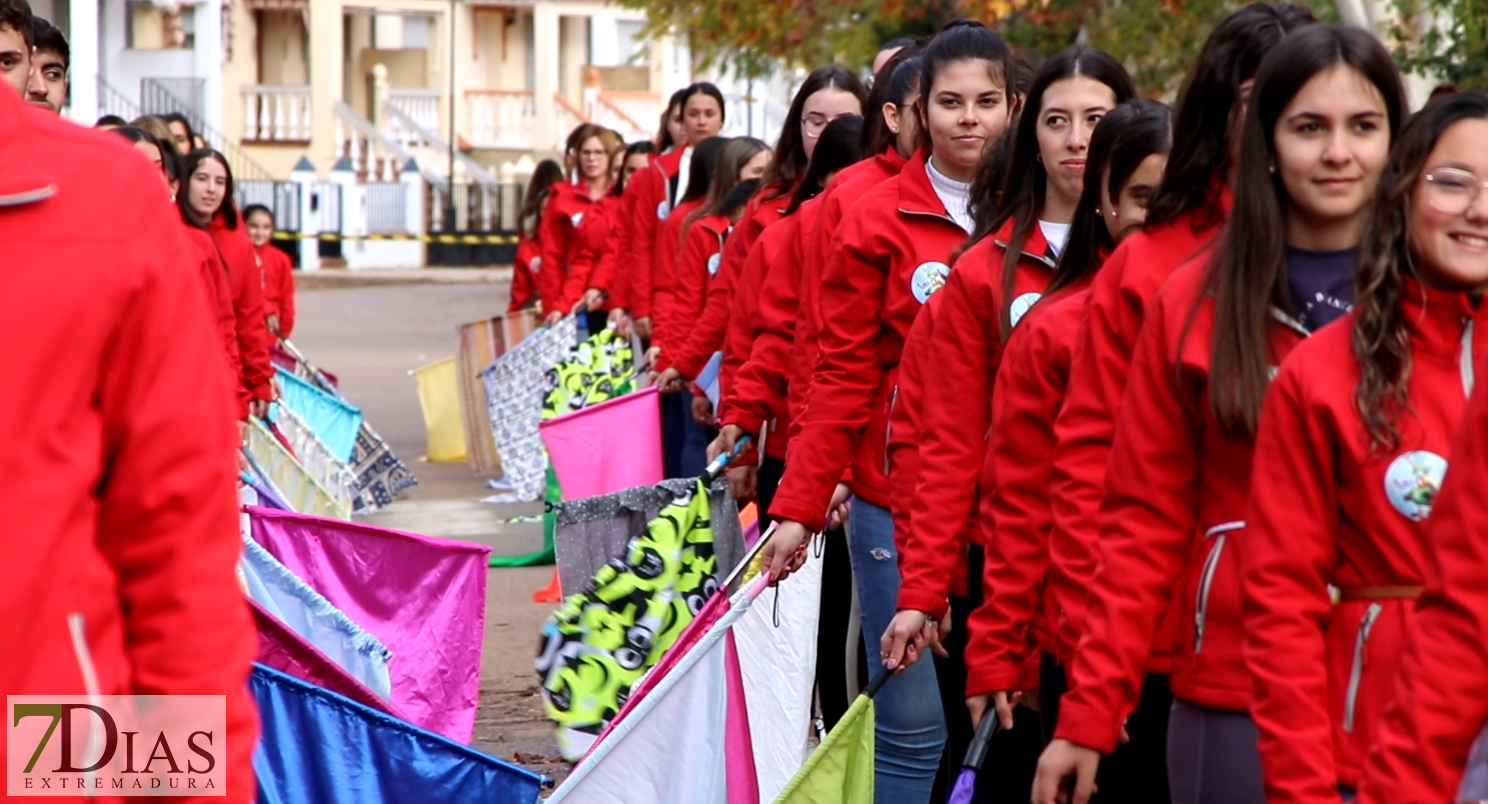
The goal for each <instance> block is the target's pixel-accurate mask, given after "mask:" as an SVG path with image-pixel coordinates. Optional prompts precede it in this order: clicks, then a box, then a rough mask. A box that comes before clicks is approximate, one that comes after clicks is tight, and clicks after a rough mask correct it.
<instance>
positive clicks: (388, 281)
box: [294, 266, 512, 290]
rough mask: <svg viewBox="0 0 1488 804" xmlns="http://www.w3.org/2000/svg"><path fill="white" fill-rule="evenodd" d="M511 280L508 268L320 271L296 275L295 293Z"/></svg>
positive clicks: (300, 272) (491, 282)
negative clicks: (296, 291) (297, 291)
mask: <svg viewBox="0 0 1488 804" xmlns="http://www.w3.org/2000/svg"><path fill="white" fill-rule="evenodd" d="M511 280H512V269H511V266H502V267H497V268H414V269H403V268H397V269H393V268H389V269H376V268H369V269H365V270H360V271H348V270H346V269H343V268H322V269H320V270H318V271H295V272H294V283H295V289H296V290H325V289H334V288H359V287H376V286H383V285H470V284H503V283H510V282H511Z"/></svg>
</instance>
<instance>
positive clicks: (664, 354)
mask: <svg viewBox="0 0 1488 804" xmlns="http://www.w3.org/2000/svg"><path fill="white" fill-rule="evenodd" d="M662 231H666V229H663V230H662ZM657 253H658V254H660V253H661V250H660V249H658V251H657ZM716 253H718V235H717V234H715V233H714V232H713V231H712V230H711V229H709V228H708V227H706V226H704V225H703V222H702V221H701V220H697V221H693V222H692V223H691V224H690V225H688V226H687V234H686V235H685V236H684V237H683V242H682V248H681V250H680V252H679V253H678V254H677V264H676V267H675V270H674V271H673V273H672V281H671V285H672V292H671V293H670V294H668V295H669V296H670V298H671V300H670V302H668V303H667V304H666V311H665V312H664V313H663V312H662V311H661V310H657V311H656V312H657V315H656V316H655V321H654V326H655V329H654V330H653V332H655V333H656V334H655V337H654V338H653V340H654V341H656V342H657V343H659V344H660V345H661V357H660V359H659V361H658V363H657V368H658V369H666V368H667V367H668V366H670V365H671V360H670V356H671V354H675V353H676V352H678V351H680V350H681V348H682V345H683V344H685V343H686V342H687V339H688V336H689V335H690V334H691V333H692V330H693V328H694V327H695V326H696V325H697V321H698V319H699V318H700V317H701V316H702V314H703V303H704V300H705V294H706V293H707V289H708V283H709V281H710V279H711V277H710V275H709V274H708V260H709V258H711V257H712V256H713V255H714V254H716ZM669 353H670V354H669Z"/></svg>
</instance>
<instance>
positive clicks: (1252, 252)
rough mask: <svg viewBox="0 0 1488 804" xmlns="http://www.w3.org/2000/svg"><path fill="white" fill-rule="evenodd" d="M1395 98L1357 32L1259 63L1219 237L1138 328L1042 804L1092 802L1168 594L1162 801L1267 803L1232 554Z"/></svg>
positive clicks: (1349, 253)
mask: <svg viewBox="0 0 1488 804" xmlns="http://www.w3.org/2000/svg"><path fill="white" fill-rule="evenodd" d="M1408 110H1409V107H1408V105H1407V103H1406V100H1405V91H1404V88H1403V87H1402V85H1401V83H1400V77H1399V75H1398V73H1397V72H1396V70H1395V66H1394V63H1393V62H1392V61H1391V60H1390V58H1389V56H1388V54H1387V53H1386V51H1385V50H1384V49H1383V47H1382V46H1381V45H1380V43H1379V42H1378V40H1376V39H1374V38H1373V37H1372V36H1371V35H1369V34H1368V33H1366V32H1363V31H1360V30H1358V29H1354V28H1347V27H1324V26H1309V27H1306V28H1303V29H1300V30H1298V31H1296V32H1294V33H1292V34H1291V35H1289V36H1288V37H1287V38H1285V39H1283V40H1282V42H1281V43H1279V44H1278V45H1277V46H1276V47H1275V48H1273V49H1272V51H1271V52H1270V53H1269V54H1267V56H1266V58H1265V59H1264V60H1263V61H1262V62H1261V65H1260V68H1259V69H1258V70H1257V72H1256V79H1255V85H1254V88H1253V90H1252V93H1251V97H1250V100H1249V102H1248V104H1247V110H1246V116H1245V126H1244V129H1243V132H1242V134H1241V140H1240V157H1239V162H1238V165H1237V169H1236V174H1235V175H1236V179H1235V211H1234V213H1233V215H1232V217H1231V219H1230V222H1229V225H1228V227H1227V228H1226V230H1225V234H1224V236H1223V238H1222V240H1221V242H1220V243H1219V245H1218V247H1217V248H1216V249H1215V250H1213V252H1212V254H1210V255H1205V256H1202V257H1199V258H1196V259H1193V260H1190V261H1188V262H1187V263H1185V264H1184V265H1183V266H1182V267H1181V268H1179V270H1178V271H1177V272H1176V273H1175V274H1174V275H1173V277H1172V279H1170V280H1169V281H1168V283H1167V284H1166V285H1165V286H1164V288H1163V290H1162V291H1161V292H1159V293H1158V295H1157V296H1156V298H1155V299H1154V300H1153V302H1152V305H1151V308H1150V310H1149V313H1148V315H1147V319H1146V322H1145V323H1144V324H1143V327H1142V331H1141V335H1140V336H1139V338H1138V342H1137V347H1136V351H1135V356H1134V358H1133V361H1132V367H1131V373H1130V379H1129V381H1128V386H1127V390H1126V395H1125V397H1124V398H1123V400H1122V408H1121V413H1120V415H1119V417H1118V429H1117V437H1116V441H1115V445H1114V447H1113V449H1112V452H1111V461H1110V465H1109V470H1108V471H1109V479H1108V480H1107V483H1106V494H1105V499H1104V500H1103V502H1102V506H1101V512H1100V515H1101V521H1102V522H1103V523H1104V525H1103V528H1102V531H1101V537H1100V556H1101V558H1100V561H1101V563H1100V568H1099V569H1098V570H1097V572H1096V574H1095V578H1094V582H1093V584H1092V587H1091V590H1090V610H1089V614H1088V617H1087V621H1086V624H1085V631H1084V635H1083V636H1082V638H1081V640H1080V643H1079V645H1078V647H1077V648H1076V650H1075V654H1074V661H1073V662H1072V664H1071V665H1070V669H1069V677H1070V688H1069V691H1068V692H1066V693H1065V695H1064V697H1063V699H1062V700H1061V702H1060V712H1059V727H1058V729H1057V730H1056V732H1055V736H1056V739H1055V740H1054V742H1053V743H1051V744H1050V745H1049V747H1048V748H1047V749H1046V750H1045V752H1044V756H1043V758H1042V759H1041V760H1040V763H1039V776H1038V779H1037V780H1036V782H1035V789H1034V801H1035V802H1036V804H1045V802H1048V803H1049V804H1052V802H1053V801H1055V798H1056V794H1057V793H1058V788H1059V787H1060V785H1061V784H1062V783H1063V781H1064V778H1065V777H1066V776H1067V775H1069V774H1071V773H1074V774H1076V777H1077V778H1076V781H1075V800H1076V801H1077V802H1083V801H1084V800H1085V799H1087V798H1088V797H1089V794H1090V787H1091V783H1092V781H1093V776H1094V771H1095V769H1096V766H1097V764H1098V763H1099V759H1100V754H1101V753H1110V751H1111V750H1112V749H1114V748H1115V746H1116V744H1117V742H1118V737H1119V735H1120V734H1121V732H1122V722H1123V720H1124V719H1125V718H1126V716H1127V715H1129V714H1130V713H1131V711H1132V709H1133V708H1134V707H1135V705H1136V703H1137V693H1138V690H1140V688H1141V681H1142V676H1143V673H1144V670H1145V668H1146V665H1147V659H1148V656H1149V655H1150V654H1151V653H1152V650H1153V647H1154V646H1153V642H1154V639H1155V635H1156V634H1158V633H1159V630H1158V625H1159V623H1160V621H1161V620H1162V619H1163V616H1164V614H1165V612H1166V610H1167V609H1168V608H1169V605H1168V604H1169V601H1170V600H1171V599H1172V598H1173V597H1174V596H1176V600H1172V603H1173V608H1174V609H1175V610H1176V611H1177V612H1178V616H1177V623H1178V628H1177V635H1176V639H1175V640H1174V643H1173V646H1172V650H1173V663H1172V669H1173V672H1172V693H1173V698H1174V703H1173V709H1172V715H1171V717H1170V720H1169V726H1168V777H1169V784H1170V786H1171V790H1172V796H1173V800H1174V801H1175V802H1180V804H1187V803H1188V802H1195V803H1196V804H1218V803H1222V802H1263V801H1265V800H1266V795H1265V792H1264V791H1263V789H1262V784H1261V763H1260V758H1259V756H1258V754H1257V752H1256V726H1255V722H1254V721H1253V720H1252V719H1251V717H1250V715H1249V714H1248V713H1247V712H1248V709H1249V708H1250V706H1251V705H1252V703H1253V702H1254V701H1255V692H1254V688H1253V685H1252V683H1251V676H1250V673H1249V671H1248V670H1247V669H1246V666H1245V662H1244V660H1243V659H1242V657H1241V642H1242V639H1243V631H1242V628H1243V624H1242V622H1241V620H1242V617H1241V611H1240V592H1239V572H1238V568H1237V562H1236V561H1235V557H1234V550H1233V549H1230V550H1228V551H1226V549H1225V547H1226V544H1227V543H1228V544H1231V545H1233V544H1234V543H1235V542H1236V541H1240V540H1244V539H1246V538H1247V537H1248V534H1246V533H1245V530H1246V521H1245V518H1244V517H1245V513H1246V511H1245V508H1246V499H1247V496H1248V494H1249V482H1250V467H1251V460H1252V456H1253V454H1254V433H1255V431H1256V424H1257V421H1258V419H1259V416H1260V407H1261V398H1262V395H1263V394H1264V392H1265V390H1266V386H1267V384H1268V382H1269V378H1270V377H1271V375H1272V374H1273V373H1274V371H1275V370H1274V368H1272V367H1273V366H1275V365H1276V364H1277V363H1280V362H1281V361H1282V360H1283V359H1284V358H1285V357H1286V356H1287V354H1289V353H1290V352H1291V351H1292V350H1293V349H1294V348H1296V346H1297V345H1298V344H1299V343H1301V342H1302V341H1303V340H1304V339H1306V338H1307V337H1308V336H1309V334H1310V333H1312V332H1314V331H1316V330H1317V329H1318V328H1319V327H1321V326H1323V325H1324V324H1327V323H1328V322H1330V321H1332V320H1334V319H1336V318H1338V317H1339V316H1341V315H1343V314H1344V313H1345V312H1346V310H1347V308H1348V299H1349V297H1350V296H1351V295H1352V287H1353V275H1354V267H1355V263H1356V258H1357V248H1358V243H1359V240H1360V238H1361V228H1362V226H1363V225H1364V222H1365V219H1366V218H1367V216H1368V214H1369V208H1370V207H1369V202H1370V200H1371V196H1372V193H1373V190H1374V186H1375V184H1376V182H1377V181H1378V179H1379V175H1380V172H1381V170H1382V169H1383V167H1384V164H1385V160H1386V157H1387V155H1388V152H1389V147H1390V139H1391V133H1392V132H1393V131H1395V130H1397V129H1398V128H1399V126H1400V124H1401V122H1402V120H1403V117H1404V115H1405V114H1407V113H1408Z"/></svg>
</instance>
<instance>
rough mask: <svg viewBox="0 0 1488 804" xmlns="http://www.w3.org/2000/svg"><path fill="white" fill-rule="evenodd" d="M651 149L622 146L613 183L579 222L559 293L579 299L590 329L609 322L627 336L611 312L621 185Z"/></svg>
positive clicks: (640, 166)
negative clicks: (601, 316)
mask: <svg viewBox="0 0 1488 804" xmlns="http://www.w3.org/2000/svg"><path fill="white" fill-rule="evenodd" d="M653 149H654V146H652V145H651V143H649V142H633V143H631V144H630V145H629V146H628V147H626V149H625V152H624V154H623V156H621V158H620V159H617V160H615V168H616V169H615V171H613V172H614V176H615V182H614V184H612V185H610V189H609V191H608V192H606V193H605V194H604V197H603V198H601V199H599V201H597V202H595V204H594V206H593V207H591V208H590V210H589V212H588V213H587V214H586V215H584V219H583V220H582V221H580V222H579V231H578V239H577V241H576V247H577V248H576V251H575V253H574V257H573V259H571V260H570V261H569V268H568V272H567V275H566V276H565V277H564V290H563V294H564V296H565V297H567V298H574V299H579V303H578V304H577V305H576V306H575V311H576V312H579V313H587V314H588V315H589V330H590V331H591V332H594V331H597V329H599V328H602V327H604V326H605V325H606V324H610V325H614V326H616V327H617V329H619V330H621V334H622V335H624V336H625V337H630V334H629V332H628V326H629V325H628V322H625V321H624V320H623V319H617V318H615V317H614V316H613V313H614V311H615V310H616V309H617V308H618V307H619V306H620V305H619V303H618V302H617V300H616V299H617V297H618V296H619V294H620V293H621V292H623V290H622V289H621V288H620V287H618V285H617V283H616V281H615V279H616V277H615V263H616V258H617V257H618V256H619V255H617V254H616V253H615V233H616V231H618V230H619V227H620V226H621V225H622V224H623V223H624V221H622V220H621V212H622V209H623V207H624V196H623V195H622V194H623V193H624V191H625V185H626V184H627V183H628V182H629V181H630V180H631V178H632V177H633V176H635V174H636V173H637V172H639V171H641V170H644V169H645V167H646V165H647V163H648V159H649V158H650V155H651V151H652V150H653ZM596 313H603V314H604V315H605V316H606V317H605V318H599V317H598V316H596V315H595V314H596Z"/></svg>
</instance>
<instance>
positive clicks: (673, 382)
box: [646, 346, 708, 402]
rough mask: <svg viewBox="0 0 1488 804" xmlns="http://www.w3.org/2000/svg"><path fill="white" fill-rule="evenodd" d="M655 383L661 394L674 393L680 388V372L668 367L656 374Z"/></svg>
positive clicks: (705, 400) (705, 399)
mask: <svg viewBox="0 0 1488 804" xmlns="http://www.w3.org/2000/svg"><path fill="white" fill-rule="evenodd" d="M651 348H652V349H655V348H656V347H655V346H653V347H651ZM646 354H648V355H649V354H651V353H650V352H649V351H648V352H646ZM656 385H657V386H659V387H660V388H661V392H662V393H663V394H675V393H677V392H678V391H680V390H682V372H680V371H678V370H677V369H675V368H669V369H667V370H666V371H663V372H662V373H660V374H658V375H656ZM703 401H704V402H707V401H708V400H707V398H704V399H703Z"/></svg>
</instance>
